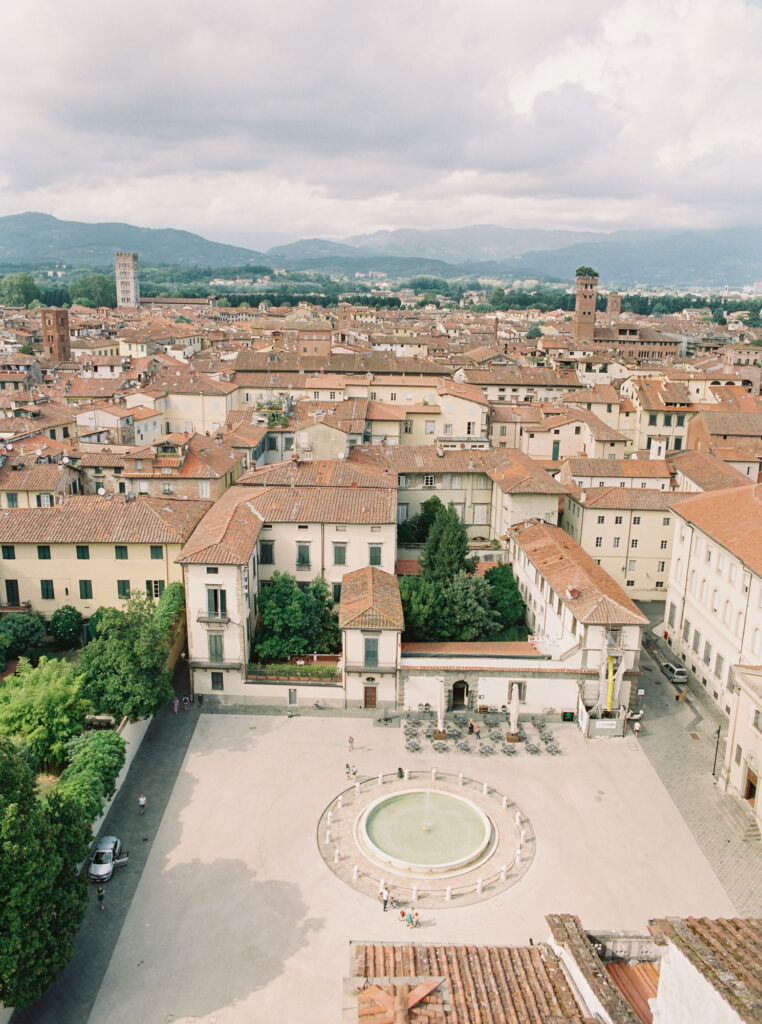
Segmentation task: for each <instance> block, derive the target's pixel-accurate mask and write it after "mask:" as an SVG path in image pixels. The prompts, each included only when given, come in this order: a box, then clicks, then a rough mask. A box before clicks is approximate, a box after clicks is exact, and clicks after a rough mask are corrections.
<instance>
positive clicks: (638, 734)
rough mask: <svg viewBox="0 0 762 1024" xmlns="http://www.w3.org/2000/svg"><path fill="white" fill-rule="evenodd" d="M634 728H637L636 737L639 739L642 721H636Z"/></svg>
mask: <svg viewBox="0 0 762 1024" xmlns="http://www.w3.org/2000/svg"><path fill="white" fill-rule="evenodd" d="M632 728H633V729H634V730H635V739H638V737H639V736H640V722H636V723H635V725H633V727H632Z"/></svg>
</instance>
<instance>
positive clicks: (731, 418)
mask: <svg viewBox="0 0 762 1024" xmlns="http://www.w3.org/2000/svg"><path fill="white" fill-rule="evenodd" d="M700 415H701V417H702V419H703V420H704V423H705V424H706V429H707V430H708V431H709V433H710V434H713V435H715V436H716V435H718V434H719V435H721V436H722V437H726V436H727V437H759V436H760V435H762V412H715V411H713V410H710V409H704V410H703V411H702V412H701V414H700Z"/></svg>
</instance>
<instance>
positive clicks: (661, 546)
mask: <svg viewBox="0 0 762 1024" xmlns="http://www.w3.org/2000/svg"><path fill="white" fill-rule="evenodd" d="M668 543H669V541H666V540H663V541H661V543H660V544H659V550H660V551H666V550H667V544H668Z"/></svg>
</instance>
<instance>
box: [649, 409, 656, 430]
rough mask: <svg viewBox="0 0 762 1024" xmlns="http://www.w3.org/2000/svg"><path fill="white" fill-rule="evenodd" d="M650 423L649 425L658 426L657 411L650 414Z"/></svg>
mask: <svg viewBox="0 0 762 1024" xmlns="http://www.w3.org/2000/svg"><path fill="white" fill-rule="evenodd" d="M648 425H649V427H655V426H656V413H655V412H652V413H649V414H648Z"/></svg>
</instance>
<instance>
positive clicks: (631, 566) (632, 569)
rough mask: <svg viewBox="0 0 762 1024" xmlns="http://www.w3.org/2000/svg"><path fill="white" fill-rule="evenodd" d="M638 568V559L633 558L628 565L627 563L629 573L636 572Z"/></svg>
mask: <svg viewBox="0 0 762 1024" xmlns="http://www.w3.org/2000/svg"><path fill="white" fill-rule="evenodd" d="M637 567H638V560H637V559H636V558H631V559H630V560H629V561H628V563H627V572H635V570H636V569H637Z"/></svg>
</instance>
